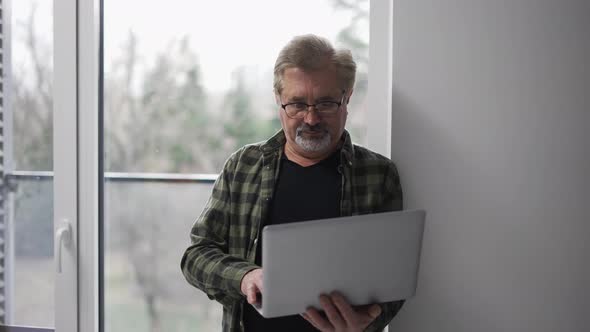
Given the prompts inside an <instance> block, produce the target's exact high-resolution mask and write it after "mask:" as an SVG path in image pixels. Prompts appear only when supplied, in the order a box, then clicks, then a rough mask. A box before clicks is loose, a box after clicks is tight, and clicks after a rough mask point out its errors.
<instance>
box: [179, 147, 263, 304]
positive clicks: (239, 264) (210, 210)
mask: <svg viewBox="0 0 590 332" xmlns="http://www.w3.org/2000/svg"><path fill="white" fill-rule="evenodd" d="M233 164H234V163H233V162H232V158H230V159H229V160H228V161H227V162H226V164H225V166H224V168H223V171H222V172H221V174H220V175H219V177H218V178H217V180H216V181H215V184H214V186H213V191H212V193H211V197H210V198H209V200H208V201H207V203H206V205H205V208H204V209H203V212H202V213H201V215H200V216H199V218H197V220H196V221H195V223H194V225H193V227H192V229H191V233H190V238H191V245H190V246H189V247H188V248H187V249H186V251H185V252H184V255H183V257H182V260H181V263H180V266H181V269H182V273H183V274H184V277H185V278H186V280H187V281H188V282H189V284H191V285H193V286H195V287H196V288H198V289H200V290H202V291H203V292H205V294H207V296H208V297H209V298H210V299H212V300H216V301H218V302H220V303H221V304H222V305H225V306H229V305H232V304H233V303H235V302H236V301H238V300H240V299H241V298H242V297H243V296H244V295H243V294H242V292H241V289H240V284H241V281H242V278H243V277H244V275H245V274H246V273H248V272H249V271H251V270H253V269H256V268H258V267H259V266H257V265H255V264H252V263H250V262H248V261H246V260H244V259H241V258H238V257H235V256H232V255H229V254H228V253H229V249H228V237H229V227H230V218H231V213H230V211H231V210H230V207H231V195H230V193H231V188H230V185H231V178H232V176H231V174H232V173H233V168H234V167H233Z"/></svg>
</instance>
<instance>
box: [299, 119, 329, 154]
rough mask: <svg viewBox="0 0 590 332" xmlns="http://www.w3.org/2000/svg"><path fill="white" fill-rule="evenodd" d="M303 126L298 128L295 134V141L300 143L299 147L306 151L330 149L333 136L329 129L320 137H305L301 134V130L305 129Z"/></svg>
mask: <svg viewBox="0 0 590 332" xmlns="http://www.w3.org/2000/svg"><path fill="white" fill-rule="evenodd" d="M303 126H305V125H302V126H300V127H299V128H297V132H296V135H295V143H296V144H297V145H299V147H300V148H301V149H302V150H303V151H305V152H319V151H323V150H326V149H328V147H329V146H330V144H331V143H332V138H331V137H330V133H328V132H327V131H326V132H324V135H323V136H321V137H318V138H304V137H303V136H301V131H302V130H303Z"/></svg>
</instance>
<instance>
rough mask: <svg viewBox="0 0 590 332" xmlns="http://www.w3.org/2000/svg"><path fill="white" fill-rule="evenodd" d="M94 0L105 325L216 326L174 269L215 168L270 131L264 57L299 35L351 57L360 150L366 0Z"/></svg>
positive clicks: (214, 308) (216, 311)
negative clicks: (321, 39)
mask: <svg viewBox="0 0 590 332" xmlns="http://www.w3.org/2000/svg"><path fill="white" fill-rule="evenodd" d="M104 4H105V9H104V29H105V33H104V47H105V52H104V66H105V70H104V91H105V93H104V126H105V129H104V147H105V153H104V157H105V160H104V166H105V171H106V173H105V196H104V202H105V206H104V208H105V209H104V211H105V212H104V216H105V244H106V247H105V256H104V261H105V288H104V289H105V293H104V296H105V330H106V331H108V332H118V331H157V330H165V331H189V330H194V329H197V330H203V331H216V330H218V329H219V328H220V320H221V306H220V305H218V304H217V303H216V302H213V301H211V300H209V299H208V298H207V297H206V296H205V294H204V293H202V292H201V291H199V290H197V289H195V288H193V287H192V286H190V285H189V284H188V283H187V282H186V281H185V280H184V277H183V276H182V274H181V273H180V269H179V262H180V258H181V255H182V253H183V251H184V250H185V249H186V247H187V246H188V245H189V244H190V243H189V231H190V228H191V226H192V224H193V222H194V221H195V219H196V218H197V217H198V215H199V214H200V212H201V210H202V208H203V206H204V204H205V202H206V200H207V199H208V197H209V195H210V192H211V186H212V182H213V179H214V178H215V173H218V172H219V171H220V170H221V168H222V166H223V163H224V161H225V160H226V159H227V158H228V156H229V155H230V154H231V153H232V152H233V151H235V150H237V149H238V148H240V147H241V146H243V145H245V144H248V143H254V142H257V141H261V140H265V139H267V138H269V137H270V136H271V135H272V134H273V133H274V132H276V131H277V130H278V129H279V128H280V122H279V121H278V112H279V108H278V107H277V106H276V104H275V101H274V95H273V92H272V79H273V74H272V71H273V66H274V61H275V59H276V56H277V55H278V52H279V50H280V49H281V48H282V47H283V46H284V45H285V44H286V43H287V42H288V41H289V40H290V39H291V38H292V37H293V36H295V35H300V34H305V33H315V34H318V35H323V36H325V37H327V38H329V39H330V40H331V41H333V42H334V43H335V44H336V45H337V46H344V47H347V48H350V49H352V50H353V51H354V56H355V59H356V61H357V63H358V67H359V69H358V78H357V83H356V88H355V92H354V96H353V99H352V104H351V106H350V108H349V109H350V117H349V120H348V126H347V128H348V129H349V131H351V134H352V135H353V138H354V140H355V141H357V142H360V143H362V144H366V139H365V137H366V121H365V114H366V112H365V108H366V91H367V82H368V72H367V70H368V47H369V45H368V37H369V36H368V34H369V31H368V30H369V25H368V24H369V1H368V0H366V1H352V2H350V1H349V2H343V1H328V0H326V1H317V0H306V1H299V2H298V4H297V6H291V7H290V8H289V10H288V11H286V10H285V9H284V5H285V3H284V2H281V1H257V2H254V3H253V2H244V1H229V2H223V1H216V2H215V1H214V2H208V3H207V4H206V6H205V5H203V4H201V3H199V2H186V1H172V2H170V1H169V2H167V3H166V9H164V10H163V8H162V5H161V3H158V2H145V1H124V2H121V1H117V2H115V1H109V0H105V2H104ZM262 7H264V10H261V9H260V8H262ZM140 8H141V9H140ZM310 8H313V10H310ZM138 12H141V15H137V13H138ZM195 174H200V175H199V177H200V180H198V179H196V180H195V176H197V175H195ZM203 174H205V175H203ZM206 174H210V175H206Z"/></svg>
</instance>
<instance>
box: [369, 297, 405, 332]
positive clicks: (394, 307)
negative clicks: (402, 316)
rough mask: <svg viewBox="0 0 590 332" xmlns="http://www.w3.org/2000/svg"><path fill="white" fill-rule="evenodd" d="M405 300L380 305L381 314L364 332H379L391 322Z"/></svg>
mask: <svg viewBox="0 0 590 332" xmlns="http://www.w3.org/2000/svg"><path fill="white" fill-rule="evenodd" d="M404 302H405V300H400V301H394V302H385V303H380V304H379V305H380V306H381V314H380V315H379V316H378V317H377V318H375V320H374V321H373V322H372V323H371V324H370V325H369V326H367V328H366V329H365V331H367V332H380V331H383V329H384V328H385V327H386V326H387V324H389V322H391V320H392V319H393V317H395V315H397V313H398V311H399V310H400V309H401V308H402V306H403V305H404Z"/></svg>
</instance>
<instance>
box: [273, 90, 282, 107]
mask: <svg viewBox="0 0 590 332" xmlns="http://www.w3.org/2000/svg"><path fill="white" fill-rule="evenodd" d="M273 92H274V94H275V102H276V103H277V105H278V106H280V105H281V96H279V94H278V93H277V92H276V91H273Z"/></svg>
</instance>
